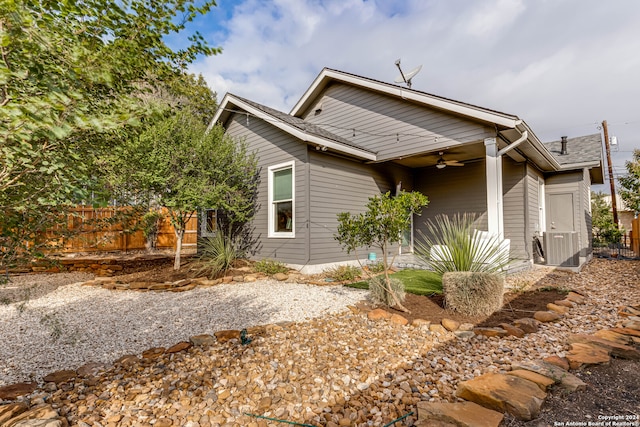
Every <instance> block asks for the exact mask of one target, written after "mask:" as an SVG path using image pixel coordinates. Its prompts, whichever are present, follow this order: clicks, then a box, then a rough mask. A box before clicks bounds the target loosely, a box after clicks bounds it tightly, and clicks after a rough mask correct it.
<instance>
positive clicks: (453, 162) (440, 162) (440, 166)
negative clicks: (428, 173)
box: [436, 151, 464, 169]
mask: <svg viewBox="0 0 640 427" xmlns="http://www.w3.org/2000/svg"><path fill="white" fill-rule="evenodd" d="M438 154H439V155H440V158H439V159H438V162H437V163H436V167H437V168H438V169H444V168H446V167H447V166H464V163H460V162H459V161H457V160H445V159H444V157H442V155H443V154H444V152H442V151H440V152H439V153H438Z"/></svg>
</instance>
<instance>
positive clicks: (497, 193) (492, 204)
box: [484, 138, 504, 237]
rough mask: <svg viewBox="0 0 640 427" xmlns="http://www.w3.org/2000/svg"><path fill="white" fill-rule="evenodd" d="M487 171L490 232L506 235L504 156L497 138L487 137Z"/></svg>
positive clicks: (485, 141)
mask: <svg viewBox="0 0 640 427" xmlns="http://www.w3.org/2000/svg"><path fill="white" fill-rule="evenodd" d="M484 146H485V152H486V171H487V222H488V226H489V233H491V234H497V235H499V236H500V237H504V221H503V211H502V156H499V155H498V146H497V144H496V139H495V138H485V139H484Z"/></svg>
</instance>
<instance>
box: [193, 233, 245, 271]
mask: <svg viewBox="0 0 640 427" xmlns="http://www.w3.org/2000/svg"><path fill="white" fill-rule="evenodd" d="M199 247H200V248H201V251H202V253H201V255H200V257H199V259H198V261H199V262H198V264H199V266H200V269H199V270H198V274H202V273H205V274H206V275H207V276H209V277H216V276H220V275H223V274H224V273H225V272H227V270H229V269H230V268H231V267H233V263H234V261H236V260H237V259H238V258H239V257H240V254H239V252H238V251H237V249H236V245H235V243H234V242H233V241H232V240H231V239H230V238H228V237H225V236H224V235H223V234H222V233H216V235H215V236H214V237H211V238H206V239H200V243H199Z"/></svg>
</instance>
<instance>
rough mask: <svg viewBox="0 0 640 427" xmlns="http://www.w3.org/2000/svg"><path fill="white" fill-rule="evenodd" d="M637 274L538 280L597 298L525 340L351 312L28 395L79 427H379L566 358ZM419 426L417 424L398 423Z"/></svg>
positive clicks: (631, 287)
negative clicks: (492, 376) (519, 370)
mask: <svg viewBox="0 0 640 427" xmlns="http://www.w3.org/2000/svg"><path fill="white" fill-rule="evenodd" d="M639 276H640V262H637V261H612V260H600V259H596V260H593V261H592V262H591V263H590V264H589V265H588V266H587V267H586V268H585V269H584V270H583V271H582V272H581V273H580V274H568V273H558V272H552V273H550V274H547V275H546V276H545V277H543V278H541V279H539V280H537V279H536V280H535V282H534V283H535V285H536V286H537V287H545V286H553V287H558V288H562V289H575V290H577V291H580V292H581V293H583V294H584V295H586V296H587V298H588V300H587V303H586V304H585V305H581V306H577V307H576V308H574V309H572V311H571V312H570V313H569V314H568V315H566V316H565V317H564V318H563V319H561V320H560V321H558V322H555V323H551V324H545V325H542V327H541V328H540V331H539V332H538V333H535V334H529V335H527V336H525V337H524V338H523V339H516V338H513V337H507V338H484V337H481V336H477V337H473V338H470V339H457V338H455V336H454V335H453V334H451V333H446V334H443V335H440V334H436V333H430V332H428V331H427V330H423V329H420V328H414V327H400V326H394V325H392V324H390V323H388V322H384V321H381V322H373V321H369V320H367V319H366V317H365V316H363V315H362V314H353V313H343V314H337V315H331V316H326V317H323V318H320V319H315V320H311V321H308V322H302V323H294V324H285V325H280V326H271V327H269V328H267V329H266V331H265V333H264V334H262V335H256V336H253V341H252V342H251V343H249V344H248V345H242V344H240V343H238V342H235V341H231V342H228V343H225V344H220V343H215V344H213V345H212V346H210V347H207V348H204V347H195V348H191V349H190V350H188V351H186V352H181V353H175V354H172V355H163V356H159V357H157V358H155V359H144V360H138V361H136V362H133V363H130V364H127V363H123V364H116V365H114V366H113V367H110V368H108V369H107V370H105V371H104V372H102V373H100V374H98V375H97V376H96V377H89V378H85V379H81V380H75V381H72V382H70V383H67V384H62V385H60V386H59V387H57V389H56V388H55V387H52V386H49V389H48V391H42V390H40V391H38V392H36V393H35V394H33V395H31V396H30V399H31V402H32V403H34V402H35V403H37V402H41V401H43V400H46V401H47V402H50V403H52V404H53V405H54V406H55V407H56V408H58V409H59V411H60V413H61V414H63V415H65V416H66V417H67V418H68V420H69V421H70V422H71V424H77V425H81V426H86V425H90V426H91V425H96V424H95V423H101V424H100V425H105V426H116V425H118V426H120V425H122V426H130V425H131V426H143V425H145V426H146V425H150V424H151V425H153V424H158V425H174V426H178V425H180V426H190V427H196V426H209V425H211V426H238V427H240V426H252V427H256V426H266V425H269V426H271V425H273V426H276V425H282V424H280V423H276V422H271V421H269V422H267V421H264V420H262V419H258V418H255V417H252V416H249V415H246V414H248V413H249V414H255V415H260V416H265V417H272V418H278V419H283V420H288V421H294V422H298V423H308V424H310V425H314V426H320V425H323V426H324V425H326V426H336V425H352V426H382V425H385V424H386V423H389V422H391V421H393V420H395V419H396V418H398V417H400V416H403V415H406V414H407V413H409V412H411V411H415V404H416V403H417V402H418V401H420V400H431V401H455V400H456V398H455V396H454V391H455V388H456V386H457V384H458V383H459V382H460V381H463V380H466V379H470V378H472V377H474V376H478V375H481V374H484V373H487V372H505V371H508V370H509V369H510V366H511V364H512V363H513V362H516V361H518V362H519V361H528V360H534V359H540V358H544V357H547V356H550V355H559V356H563V355H564V354H565V352H566V351H567V350H568V346H567V343H566V339H567V336H568V334H570V333H578V332H580V333H593V332H595V331H596V330H599V329H602V328H607V327H612V326H615V324H616V322H617V321H618V315H617V307H618V306H621V305H626V304H637V303H638V302H640V284H639V283H640V280H638V279H639ZM185 338H187V337H185ZM634 363H636V365H635V366H637V362H634ZM636 371H637V369H636ZM576 404H578V403H576ZM603 405H605V406H606V402H605V403H603ZM582 410H583V413H586V414H589V415H592V416H597V413H595V412H590V411H593V410H594V409H593V408H590V407H586V408H583V409H582ZM584 411H586V412H584ZM163 418H164V419H166V420H165V421H159V420H160V419H163ZM169 420H171V422H169ZM414 422H415V416H409V417H407V418H405V419H404V420H403V421H401V422H400V423H397V424H396V425H398V426H399V425H405V426H410V425H412V424H413V423H414ZM540 425H545V424H540Z"/></svg>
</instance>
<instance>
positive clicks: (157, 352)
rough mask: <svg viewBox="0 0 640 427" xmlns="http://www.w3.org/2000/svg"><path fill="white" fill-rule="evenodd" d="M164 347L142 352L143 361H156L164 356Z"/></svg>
mask: <svg viewBox="0 0 640 427" xmlns="http://www.w3.org/2000/svg"><path fill="white" fill-rule="evenodd" d="M164 350H165V348H164V347H152V348H150V349H148V350H145V351H143V352H142V358H143V359H156V358H158V357H160V356H162V355H163V354H164Z"/></svg>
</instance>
